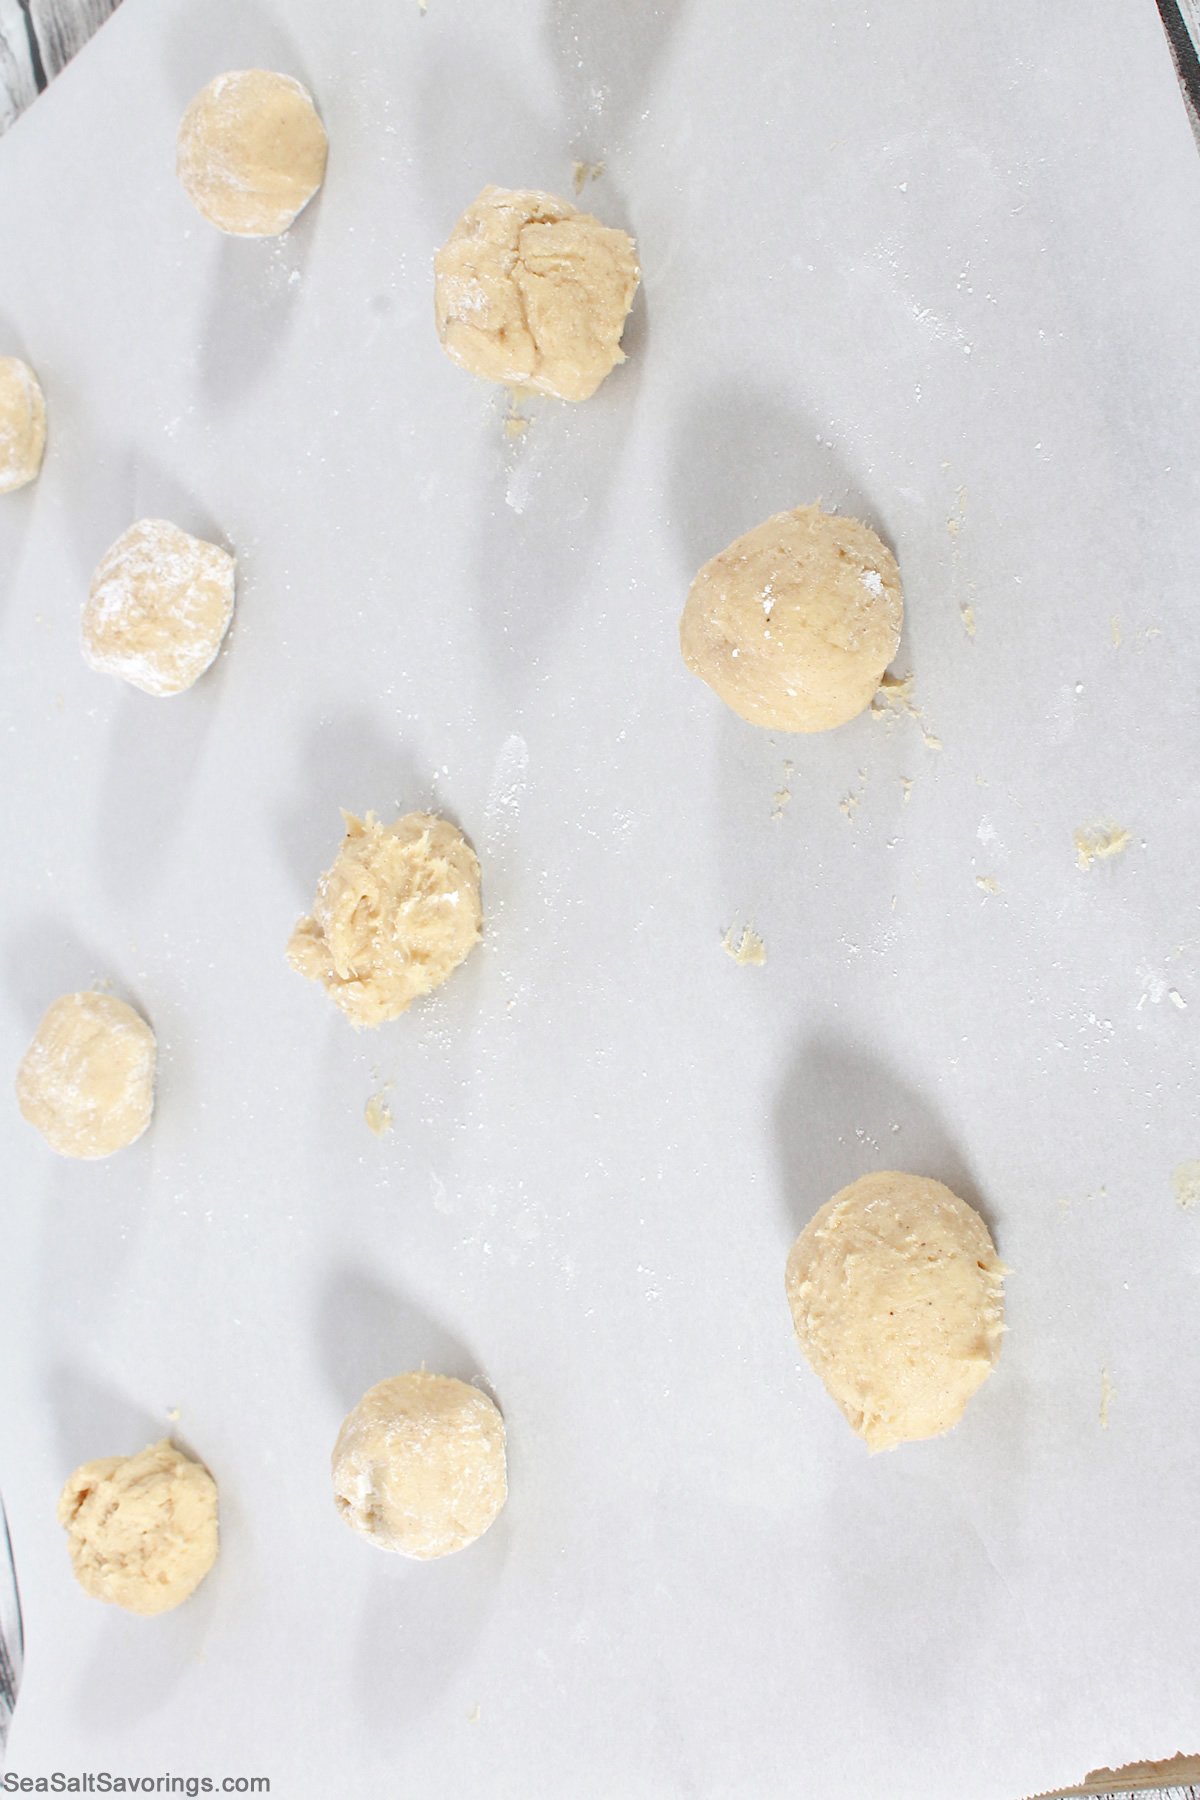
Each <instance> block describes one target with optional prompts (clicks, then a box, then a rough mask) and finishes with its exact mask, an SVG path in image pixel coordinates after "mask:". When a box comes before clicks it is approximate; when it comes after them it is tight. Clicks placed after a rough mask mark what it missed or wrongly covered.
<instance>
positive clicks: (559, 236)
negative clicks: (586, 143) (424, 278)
mask: <svg viewBox="0 0 1200 1800" xmlns="http://www.w3.org/2000/svg"><path fill="white" fill-rule="evenodd" d="M433 267H434V311H435V315H436V319H437V330H438V336H439V338H440V339H441V343H442V348H443V349H444V350H445V352H446V354H447V356H449V357H450V359H451V361H453V362H456V363H458V364H459V366H460V367H461V368H464V369H468V370H469V371H470V372H471V374H473V375H482V376H483V377H484V379H485V380H487V381H498V382H503V383H505V384H506V385H509V386H511V385H512V384H513V383H518V384H520V385H523V386H525V387H531V388H534V389H536V390H537V392H538V393H542V394H553V395H554V396H555V398H556V399H559V400H586V399H588V398H589V397H590V396H591V395H592V394H594V393H595V391H596V389H597V388H598V387H599V386H600V383H601V382H602V381H603V380H604V378H605V377H606V376H607V375H609V374H610V373H611V372H612V370H613V369H614V368H615V367H616V365H617V364H618V363H620V362H624V360H625V352H624V351H623V350H622V349H621V333H622V332H623V330H624V329H625V320H626V318H627V316H628V314H629V309H630V307H631V306H632V305H633V297H634V295H635V293H636V292H637V288H638V283H639V281H640V280H641V270H640V269H639V267H638V261H637V253H636V250H635V247H634V242H633V239H632V238H631V237H630V236H629V234H628V233H627V232H624V231H617V230H614V229H612V228H611V227H609V226H607V225H602V224H601V223H600V221H599V219H594V218H593V217H592V216H591V214H590V213H583V212H579V211H578V210H577V208H575V207H574V206H572V205H571V203H570V201H569V200H560V199H558V198H557V197H556V196H555V195H554V194H546V193H541V192H539V191H537V190H535V189H527V188H521V189H514V188H500V187H486V188H484V190H483V192H482V193H481V194H480V196H479V198H478V199H477V200H476V201H475V202H474V204H473V205H471V206H469V207H468V208H467V210H466V212H465V213H464V214H463V215H462V218H461V219H460V220H459V221H458V223H457V225H456V226H455V227H454V230H453V231H452V232H451V234H450V236H449V238H448V239H447V241H446V243H445V244H444V245H443V246H442V248H441V249H440V250H439V251H438V253H437V255H436V256H435V257H434V259H433Z"/></svg>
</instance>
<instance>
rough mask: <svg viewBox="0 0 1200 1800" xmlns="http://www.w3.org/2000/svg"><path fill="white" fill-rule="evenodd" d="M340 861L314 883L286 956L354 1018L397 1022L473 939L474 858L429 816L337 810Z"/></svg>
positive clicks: (478, 911)
mask: <svg viewBox="0 0 1200 1800" xmlns="http://www.w3.org/2000/svg"><path fill="white" fill-rule="evenodd" d="M342 817H343V818H344V819H345V821H346V836H345V838H344V840H343V842H342V847H341V849H340V850H339V852H338V856H337V861H336V862H335V863H334V865H333V867H332V868H331V869H327V870H326V872H325V874H324V875H322V877H321V879H320V881H319V882H318V883H317V898H316V901H315V902H314V904H313V910H312V914H311V916H310V917H309V918H307V919H301V920H300V923H299V924H298V925H297V926H296V929H295V931H293V933H292V936H291V940H290V942H289V944H288V961H289V962H290V963H291V965H292V967H293V969H296V970H297V971H298V972H299V973H300V974H301V975H306V976H307V977H308V979H309V980H310V981H320V982H323V983H324V985H325V988H326V989H327V991H328V992H329V993H330V994H331V995H332V996H333V998H334V1000H336V1002H337V1004H338V1005H339V1006H340V1007H341V1009H342V1011H343V1012H344V1013H345V1014H346V1017H347V1018H348V1019H349V1020H350V1022H351V1024H353V1025H382V1024H383V1023H384V1021H385V1020H386V1019H398V1018H399V1017H400V1014H401V1013H402V1012H407V1011H408V1009H409V1007H410V1006H411V1005H412V1003H413V1001H414V1000H416V999H418V998H419V996H420V995H422V994H427V993H428V992H429V991H430V989H431V988H435V987H438V986H439V985H440V984H441V983H442V982H443V981H445V979H446V977H447V976H448V975H452V974H453V973H454V971H455V969H457V967H458V965H459V963H460V962H462V960H463V958H464V957H465V956H466V954H467V952H468V951H469V950H470V949H471V947H472V945H473V944H475V943H476V942H477V940H478V938H479V932H480V926H481V924H482V920H483V911H482V908H481V906H480V902H479V863H478V860H477V858H476V856H475V852H474V851H473V850H472V848H471V846H470V844H468V842H467V840H466V838H465V837H464V836H463V834H462V832H461V831H459V830H458V828H457V827H456V826H454V825H451V824H449V823H448V821H447V820H445V819H436V818H434V816H433V814H432V813H423V812H414V813H407V814H406V815H405V816H404V818H402V819H397V820H396V823H395V824H394V825H380V824H379V823H378V822H377V820H376V818H375V815H374V814H373V813H368V814H367V816H366V819H365V820H364V819H356V818H355V817H354V814H353V813H347V812H344V813H343V814H342Z"/></svg>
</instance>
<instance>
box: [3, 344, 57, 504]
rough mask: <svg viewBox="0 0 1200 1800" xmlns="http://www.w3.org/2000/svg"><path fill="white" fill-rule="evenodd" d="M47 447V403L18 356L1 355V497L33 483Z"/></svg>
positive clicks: (35, 379)
mask: <svg viewBox="0 0 1200 1800" xmlns="http://www.w3.org/2000/svg"><path fill="white" fill-rule="evenodd" d="M45 448H46V402H45V400H44V399H43V397H42V390H41V386H40V384H39V382H38V378H37V376H36V375H35V374H34V372H33V370H32V369H31V368H30V367H29V364H28V363H23V362H22V361H21V359H20V357H19V356H0V494H9V493H12V492H13V490H14V489H16V488H19V487H24V486H25V484H26V482H28V481H32V480H33V478H34V476H35V475H36V474H37V472H38V470H39V469H40V468H41V466H42V453H43V451H44V450H45Z"/></svg>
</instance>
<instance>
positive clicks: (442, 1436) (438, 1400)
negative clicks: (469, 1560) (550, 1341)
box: [333, 1370, 508, 1561]
mask: <svg viewBox="0 0 1200 1800" xmlns="http://www.w3.org/2000/svg"><path fill="white" fill-rule="evenodd" d="M507 1497H508V1477H507V1474H506V1472H505V1461H504V1420H503V1419H502V1418H501V1417H500V1414H499V1413H498V1412H497V1410H496V1408H495V1407H494V1406H493V1405H492V1402H491V1401H490V1400H489V1399H488V1397H487V1395H486V1394H482V1393H480V1391H479V1389H478V1388H476V1387H469V1386H468V1384H467V1383H466V1382H465V1381H455V1380H454V1378H453V1377H452V1376H450V1375H426V1374H425V1372H424V1370H422V1371H421V1372H420V1373H418V1374H412V1375H393V1376H392V1378H391V1380H390V1381H381V1382H379V1383H378V1384H377V1385H376V1386H375V1387H373V1388H370V1389H368V1391H367V1392H366V1393H365V1394H364V1395H363V1397H362V1399H361V1400H360V1401H359V1403H358V1405H357V1406H356V1407H355V1408H354V1411H353V1412H352V1413H350V1414H349V1415H348V1417H347V1418H346V1419H345V1421H344V1422H343V1424H342V1429H341V1430H340V1431H339V1432H338V1437H337V1443H336V1444H335V1445H334V1447H333V1498H334V1502H335V1504H336V1506H337V1509H338V1511H339V1512H340V1513H341V1515H342V1517H343V1519H345V1521H346V1523H347V1525H349V1526H351V1527H352V1529H353V1530H355V1531H357V1532H359V1533H361V1535H362V1536H363V1537H365V1538H367V1539H368V1540H369V1541H370V1542H371V1543H372V1544H375V1545H377V1546H378V1548H379V1549H380V1550H395V1551H398V1552H399V1554H400V1555H401V1556H416V1557H419V1558H421V1560H422V1561H428V1560H429V1559H430V1558H432V1557H435V1556H449V1554H450V1552H451V1551H452V1550H463V1549H465V1548H466V1546H467V1545H468V1544H473V1543H474V1542H475V1539H476V1538H477V1537H482V1536H483V1534H484V1532H485V1531H486V1530H487V1528H488V1526H489V1525H490V1524H491V1522H492V1520H493V1519H494V1518H495V1517H496V1514H497V1513H498V1512H499V1511H500V1508H501V1507H502V1506H503V1505H504V1502H505V1500H506V1499H507Z"/></svg>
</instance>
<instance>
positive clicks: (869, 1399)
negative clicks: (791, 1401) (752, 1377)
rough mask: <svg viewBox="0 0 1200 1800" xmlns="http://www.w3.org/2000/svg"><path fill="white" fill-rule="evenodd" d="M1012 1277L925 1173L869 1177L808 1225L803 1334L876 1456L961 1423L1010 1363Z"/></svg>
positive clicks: (798, 1250)
mask: <svg viewBox="0 0 1200 1800" xmlns="http://www.w3.org/2000/svg"><path fill="white" fill-rule="evenodd" d="M1004 1274H1005V1269H1004V1265H1003V1263H1001V1262H1000V1260H999V1258H998V1257H997V1255H996V1251H995V1247H994V1245H993V1244H992V1240H991V1237H990V1236H989V1235H988V1229H987V1226H986V1225H985V1224H984V1222H983V1220H982V1219H981V1218H980V1217H979V1214H978V1213H977V1212H976V1211H975V1210H974V1208H973V1207H970V1206H968V1205H967V1204H966V1202H965V1201H964V1200H960V1199H959V1198H958V1196H957V1195H956V1194H952V1193H951V1191H950V1189H949V1188H948V1187H943V1185H942V1183H941V1182H940V1181H926V1180H924V1179H923V1178H922V1177H921V1176H919V1175H901V1174H897V1173H895V1172H894V1171H885V1172H882V1173H880V1174H876V1175H864V1176H863V1177H862V1179H861V1180H860V1181H855V1182H852V1183H851V1185H850V1186H849V1187H846V1188H843V1189H842V1191H841V1193H839V1194H835V1195H834V1197H833V1199H832V1200H830V1201H827V1202H826V1204H825V1205H824V1206H823V1207H822V1208H821V1210H820V1212H818V1213H817V1215H816V1216H815V1218H813V1219H812V1220H810V1222H809V1223H808V1224H807V1225H806V1226H805V1228H804V1230H803V1231H802V1232H801V1233H800V1236H799V1237H798V1238H797V1239H796V1242H795V1243H794V1244H793V1245H792V1249H791V1254H790V1255H789V1257H788V1262H787V1296H788V1304H789V1306H790V1307H791V1309H792V1319H793V1321H794V1323H795V1326H796V1336H797V1338H798V1339H799V1340H800V1348H801V1349H802V1350H803V1352H804V1354H805V1357H806V1358H807V1360H808V1362H809V1363H810V1365H811V1366H812V1368H813V1369H815V1371H816V1373H817V1374H818V1375H819V1376H820V1377H821V1380H822V1381H823V1382H824V1383H825V1386H826V1388H827V1389H828V1391H829V1393H830V1395H831V1396H832V1397H833V1399H834V1400H836V1401H837V1404H838V1405H839V1406H840V1407H841V1409H842V1411H843V1413H844V1414H845V1415H846V1418H847V1419H848V1420H849V1422H850V1425H851V1427H852V1429H853V1430H854V1431H856V1432H857V1433H858V1435H859V1437H861V1438H865V1439H866V1442H867V1443H868V1445H869V1446H870V1448H871V1449H872V1450H890V1449H891V1448H892V1446H893V1445H895V1444H901V1443H904V1442H906V1441H907V1440H909V1439H911V1438H930V1437H937V1436H939V1434H940V1433H941V1432H943V1431H949V1429H950V1427H951V1426H952V1425H957V1423H958V1421H959V1419H961V1418H962V1415H963V1411H964V1409H965V1407H966V1404H967V1401H968V1400H969V1399H970V1398H971V1395H972V1394H973V1393H974V1392H975V1390H976V1388H977V1387H979V1385H980V1383H981V1382H983V1381H984V1380H986V1378H987V1377H988V1375H990V1374H991V1371H992V1365H993V1363H994V1362H995V1361H996V1358H997V1357H998V1356H999V1354H1000V1338H1001V1334H1002V1332H1003V1330H1004V1324H1003V1316H1004V1315H1003V1298H1002V1294H1001V1283H1002V1280H1003V1277H1004Z"/></svg>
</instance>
